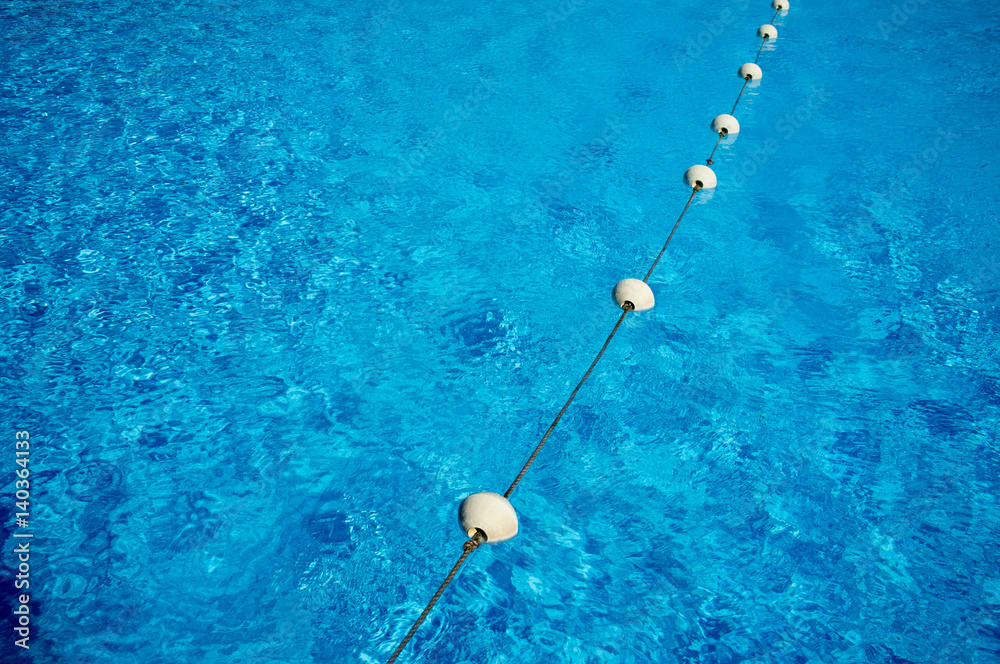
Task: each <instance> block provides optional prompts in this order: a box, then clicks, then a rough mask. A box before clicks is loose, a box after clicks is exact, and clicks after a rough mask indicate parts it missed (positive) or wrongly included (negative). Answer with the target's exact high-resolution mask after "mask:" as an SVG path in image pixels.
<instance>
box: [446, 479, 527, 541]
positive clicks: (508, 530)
mask: <svg viewBox="0 0 1000 664" xmlns="http://www.w3.org/2000/svg"><path fill="white" fill-rule="evenodd" d="M458 525H460V526H461V527H462V532H463V533H465V534H466V535H468V536H469V537H472V536H474V535H475V534H476V531H477V530H481V531H483V533H484V534H485V535H486V542H487V543H489V544H497V543H499V542H506V541H507V540H509V539H511V538H512V537H514V535H517V512H515V511H514V506H513V505H511V504H510V501H509V500H507V499H506V498H504V497H503V496H501V495H500V494H499V493H492V492H489V491H483V492H482V493H474V494H472V495H471V496H467V497H466V498H465V500H463V501H462V504H461V505H459V506H458Z"/></svg>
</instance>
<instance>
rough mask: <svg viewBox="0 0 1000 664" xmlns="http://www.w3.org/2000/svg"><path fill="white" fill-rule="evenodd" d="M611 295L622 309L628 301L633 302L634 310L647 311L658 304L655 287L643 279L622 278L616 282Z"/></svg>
mask: <svg viewBox="0 0 1000 664" xmlns="http://www.w3.org/2000/svg"><path fill="white" fill-rule="evenodd" d="M611 297H612V298H613V299H614V301H615V303H616V304H618V306H619V307H621V308H622V309H624V308H625V303H626V302H631V303H632V307H633V309H632V311H646V310H648V309H652V308H653V305H654V304H656V300H655V299H654V298H653V289H651V288H650V287H649V285H648V284H647V283H646V282H645V281H642V280H641V279H622V280H621V281H619V282H618V283H617V284H615V288H614V290H612V291H611Z"/></svg>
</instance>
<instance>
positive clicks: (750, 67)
mask: <svg viewBox="0 0 1000 664" xmlns="http://www.w3.org/2000/svg"><path fill="white" fill-rule="evenodd" d="M736 73H737V74H739V77H740V78H746V77H747V76H749V77H750V78H751V80H754V81H759V80H760V79H761V77H762V76H763V75H764V72H762V71H761V70H760V67H758V66H757V65H755V64H754V63H752V62H748V63H746V64H745V65H743V66H742V67H740V70H739V71H738V72H736Z"/></svg>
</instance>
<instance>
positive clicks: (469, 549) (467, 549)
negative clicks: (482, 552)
mask: <svg viewBox="0 0 1000 664" xmlns="http://www.w3.org/2000/svg"><path fill="white" fill-rule="evenodd" d="M484 539H486V536H485V535H484V534H483V531H481V530H477V531H476V534H475V535H473V536H472V539H470V540H469V541H467V542H466V543H465V544H463V545H462V549H463V552H462V557H461V558H459V559H458V562H457V563H455V566H454V567H452V568H451V572H450V573H449V574H448V576H447V578H445V580H444V583H442V584H441V587H440V588H438V591H437V592H436V593H434V597H432V598H431V601H430V602H428V603H427V608H425V609H424V612H423V613H421V614H420V617H419V618H417V622H415V623H413V627H411V628H410V631H409V632H407V633H406V636H404V637H403V640H402V642H400V644H399V645H398V646H397V647H396V651H395V652H394V653H392V657H390V658H389V661H388V662H386V664H392V663H393V662H395V661H396V658H397V657H399V653H401V652H403V648H405V647H406V644H407V643H409V642H410V639H412V638H413V635H414V634H416V633H417V629H419V628H420V626H421V625H423V624H424V620H426V619H427V614H428V613H430V612H431V609H433V608H434V605H435V604H437V601H438V600H439V599H441V595H443V594H444V589H445V588H447V587H448V584H449V583H451V580H452V579H454V578H455V575H456V574H458V570H459V569H461V567H462V565H464V564H465V561H466V560H467V559H468V557H469V556H471V555H472V553H473V552H474V551H475V550H476V549H478V548H479V545H480V544H482V543H483V540H484Z"/></svg>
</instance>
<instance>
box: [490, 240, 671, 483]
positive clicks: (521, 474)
mask: <svg viewBox="0 0 1000 664" xmlns="http://www.w3.org/2000/svg"><path fill="white" fill-rule="evenodd" d="M671 235H673V233H671ZM622 308H623V309H625V311H623V312H622V315H621V317H620V318H619V319H618V322H617V323H615V329H613V330H611V334H609V335H608V338H607V340H605V342H604V345H603V346H601V351H600V352H599V353H598V354H597V357H595V358H594V361H593V362H591V363H590V368H589V369H587V373H585V374H583V378H581V379H580V382H579V383H577V384H576V388H575V389H574V390H573V393H572V394H570V395H569V399H567V400H566V403H565V404H563V407H562V410H560V411H559V414H558V415H556V419H554V420H553V421H552V424H550V425H549V429H548V431H546V432H545V435H544V436H542V440H541V442H540V443H538V446H537V447H536V448H535V451H534V452H532V453H531V456H530V457H528V462H527V463H525V464H524V467H523V468H521V472H519V473H518V474H517V477H515V478H514V482H513V483H512V484H511V485H510V488H509V489H507V492H506V493H504V494H503V497H504V498H510V494H512V493H514V489H516V488H517V485H518V484H520V482H521V478H522V477H524V474H525V473H526V472H528V468H531V464H533V463H534V462H535V457H537V456H538V453H539V452H541V451H542V447H543V446H544V445H545V441H547V440H548V439H549V436H550V435H552V431H553V430H554V429H555V428H556V425H557V424H559V420H561V419H562V416H563V413H565V412H566V409H567V408H569V405H570V404H571V403H573V399H575V398H576V393H577V392H579V391H580V388H581V387H583V383H584V381H586V380H587V378H589V377H590V372H591V371H593V370H594V367H596V366H597V361H598V360H600V359H601V356H602V355H604V351H606V350H607V349H608V344H610V343H611V340H612V339H613V338H614V336H615V333H616V332H618V328H619V327H621V324H622V323H623V322H624V321H625V316H628V312H630V311H632V310H633V309H635V305H634V304H632V303H631V302H625V304H623V305H622Z"/></svg>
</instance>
